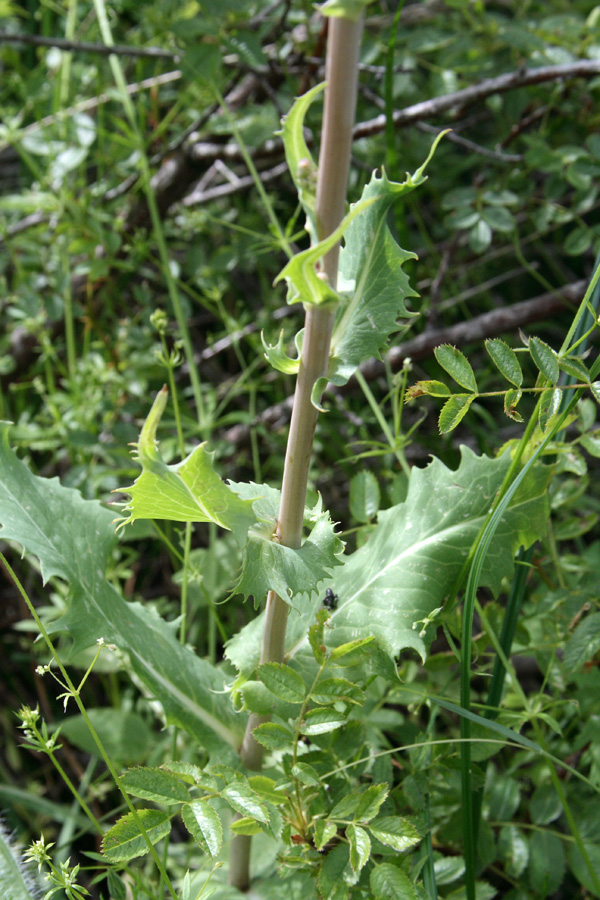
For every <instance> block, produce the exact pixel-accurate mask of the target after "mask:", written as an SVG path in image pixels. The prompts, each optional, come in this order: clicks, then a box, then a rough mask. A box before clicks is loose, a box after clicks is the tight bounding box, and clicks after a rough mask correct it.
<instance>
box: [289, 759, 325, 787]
mask: <svg viewBox="0 0 600 900" xmlns="http://www.w3.org/2000/svg"><path fill="white" fill-rule="evenodd" d="M292 775H293V776H294V778H297V779H298V781H300V782H302V784H307V785H308V786H309V787H319V785H320V784H321V782H320V781H319V773H318V772H317V770H316V769H313V767H312V766H310V765H309V764H308V763H302V762H300V763H296V765H295V766H292Z"/></svg>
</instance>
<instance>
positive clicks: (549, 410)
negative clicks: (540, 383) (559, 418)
mask: <svg viewBox="0 0 600 900" xmlns="http://www.w3.org/2000/svg"><path fill="white" fill-rule="evenodd" d="M561 396H562V391H561V390H560V388H548V390H547V391H544V392H543V394H542V397H541V400H540V412H539V423H540V431H541V432H542V433H544V432H545V431H546V430H547V428H548V424H549V422H550V420H551V418H552V416H555V415H556V413H557V412H558V411H559V409H560V400H561Z"/></svg>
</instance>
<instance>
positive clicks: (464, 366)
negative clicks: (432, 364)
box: [433, 344, 478, 393]
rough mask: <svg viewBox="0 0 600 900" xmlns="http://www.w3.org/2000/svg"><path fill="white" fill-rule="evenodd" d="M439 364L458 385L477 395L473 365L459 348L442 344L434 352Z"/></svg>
mask: <svg viewBox="0 0 600 900" xmlns="http://www.w3.org/2000/svg"><path fill="white" fill-rule="evenodd" d="M433 352H434V355H435V358H436V359H437V361H438V363H439V364H440V366H441V367H442V369H444V370H445V371H446V372H447V373H448V375H450V376H451V377H452V378H454V380H455V381H456V383H457V384H460V386H461V387H464V388H466V389H467V390H468V391H473V393H477V390H478V388H477V380H476V378H475V373H474V372H473V369H472V366H471V363H470V362H469V360H468V359H467V357H466V356H465V355H464V353H462V352H461V351H460V350H459V349H458V348H457V347H453V346H452V345H451V344H441V345H440V346H439V347H436V348H435V350H434V351H433Z"/></svg>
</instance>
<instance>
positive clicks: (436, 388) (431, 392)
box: [404, 381, 452, 403]
mask: <svg viewBox="0 0 600 900" xmlns="http://www.w3.org/2000/svg"><path fill="white" fill-rule="evenodd" d="M451 394H452V391H451V390H450V388H449V387H448V386H447V385H445V384H444V382H443V381H417V383H416V384H413V385H412V387H409V388H408V390H407V391H406V394H405V395H404V402H405V403H410V401H411V400H414V399H415V397H423V396H425V395H427V396H428V397H450V396H451Z"/></svg>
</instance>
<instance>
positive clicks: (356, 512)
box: [350, 469, 381, 522]
mask: <svg viewBox="0 0 600 900" xmlns="http://www.w3.org/2000/svg"><path fill="white" fill-rule="evenodd" d="M380 500H381V493H380V491H379V484H378V482H377V479H376V478H375V475H374V474H373V473H372V472H370V471H369V470H368V469H365V470H363V471H362V472H359V473H358V475H355V476H354V477H353V478H352V480H351V482H350V512H351V514H352V516H353V517H354V518H355V519H356V521H357V522H368V521H370V519H372V518H373V516H375V515H376V513H377V510H378V509H379V502H380Z"/></svg>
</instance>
